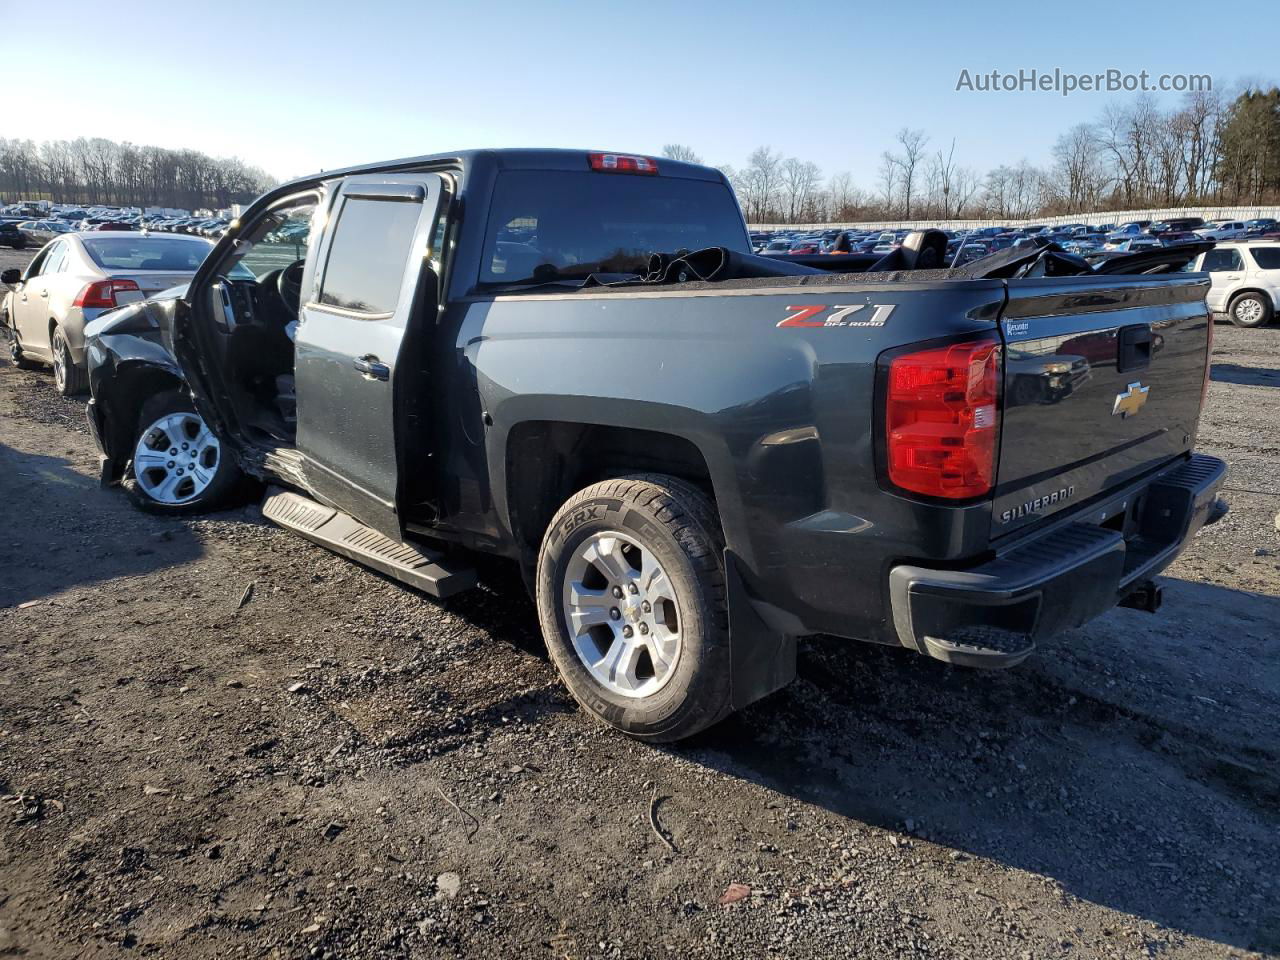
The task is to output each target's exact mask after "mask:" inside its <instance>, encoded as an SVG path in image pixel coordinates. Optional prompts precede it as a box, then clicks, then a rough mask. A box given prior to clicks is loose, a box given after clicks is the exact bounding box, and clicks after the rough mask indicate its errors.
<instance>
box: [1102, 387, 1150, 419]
mask: <svg viewBox="0 0 1280 960" xmlns="http://www.w3.org/2000/svg"><path fill="white" fill-rule="evenodd" d="M1150 389H1151V388H1150V387H1144V386H1143V385H1142V381H1138V382H1137V383H1131V384H1129V387H1128V389H1126V390H1125V391H1124V392H1123V393H1117V394H1116V402H1115V404H1114V405H1113V406H1112V407H1111V415H1112V416H1113V417H1114V416H1116V415H1117V414H1118V415H1119V416H1121V417H1125V418H1128V417H1132V416H1133V415H1134V414H1135V413H1137V412H1138V411H1139V410H1141V409H1142V405H1143V404H1144V403H1146V402H1147V392H1148V391H1149V390H1150Z"/></svg>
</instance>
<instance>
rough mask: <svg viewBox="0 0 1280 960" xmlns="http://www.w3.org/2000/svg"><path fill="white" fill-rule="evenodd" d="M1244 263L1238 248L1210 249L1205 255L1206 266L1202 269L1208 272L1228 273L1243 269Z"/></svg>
mask: <svg viewBox="0 0 1280 960" xmlns="http://www.w3.org/2000/svg"><path fill="white" fill-rule="evenodd" d="M1243 267H1244V263H1243V261H1241V259H1240V253H1239V251H1237V250H1223V249H1221V248H1219V249H1217V250H1210V251H1209V252H1208V253H1206V254H1205V255H1204V266H1203V267H1201V269H1202V270H1204V271H1206V272H1208V273H1226V272H1228V271H1230V270H1240V269H1243Z"/></svg>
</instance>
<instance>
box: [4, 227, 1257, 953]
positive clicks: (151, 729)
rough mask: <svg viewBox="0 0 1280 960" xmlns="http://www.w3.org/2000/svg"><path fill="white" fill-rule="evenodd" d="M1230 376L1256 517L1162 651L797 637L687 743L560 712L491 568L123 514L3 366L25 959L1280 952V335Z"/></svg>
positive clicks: (10, 949)
mask: <svg viewBox="0 0 1280 960" xmlns="http://www.w3.org/2000/svg"><path fill="white" fill-rule="evenodd" d="M17 259H25V258H15V257H13V256H11V255H9V254H8V253H7V252H5V253H0V261H3V262H2V263H0V266H9V265H11V263H12V262H16V260H17ZM1214 352H1215V361H1216V362H1215V367H1214V377H1213V383H1212V385H1211V388H1210V398H1209V406H1208V411H1207V414H1206V416H1205V419H1204V422H1203V426H1202V430H1201V439H1200V446H1201V448H1202V449H1203V450H1205V451H1207V452H1210V453H1214V454H1217V455H1219V456H1222V457H1225V458H1226V459H1227V461H1228V462H1229V463H1230V465H1231V473H1230V477H1229V480H1228V483H1229V485H1230V489H1229V490H1228V495H1229V497H1230V500H1231V505H1232V512H1231V513H1230V515H1229V516H1228V517H1227V518H1226V519H1224V520H1223V521H1222V522H1221V523H1220V524H1218V525H1217V526H1215V527H1213V528H1211V529H1208V530H1206V531H1205V532H1204V533H1203V534H1202V535H1201V536H1200V537H1199V539H1198V540H1197V541H1196V542H1195V543H1194V545H1192V547H1191V548H1190V549H1189V550H1188V551H1187V553H1186V554H1185V555H1184V556H1183V557H1182V558H1181V559H1180V560H1179V561H1178V563H1177V564H1176V565H1175V566H1174V567H1172V568H1171V569H1170V570H1169V575H1168V577H1167V578H1166V580H1165V583H1166V604H1165V608H1164V610H1162V611H1161V612H1160V613H1159V614H1158V615H1156V616H1151V615H1149V614H1144V613H1139V612H1136V611H1129V610H1117V611H1115V612H1113V613H1111V614H1109V615H1107V616H1105V617H1103V618H1102V619H1101V620H1099V621H1097V622H1096V623H1094V624H1093V625H1091V626H1090V627H1088V628H1086V629H1083V630H1079V631H1075V632H1073V633H1071V634H1069V635H1067V636H1064V637H1061V638H1059V639H1058V640H1056V641H1055V642H1053V643H1051V644H1049V645H1047V646H1045V647H1043V648H1042V649H1041V650H1040V651H1039V652H1038V653H1037V654H1036V655H1035V656H1034V657H1033V658H1032V659H1031V660H1030V661H1028V662H1027V663H1026V664H1024V665H1023V666H1021V667H1019V668H1018V669H1016V670H1013V671H1009V672H1004V673H980V672H974V671H967V670H963V669H957V668H950V667H947V666H945V665H943V664H941V663H937V662H934V661H931V660H927V659H924V658H922V657H919V656H917V655H913V654H911V653H908V652H906V651H901V650H893V649H887V648H880V647H873V646H868V645H863V644H857V643H849V642H839V641H834V640H814V641H809V642H806V643H804V644H803V645H802V649H801V654H800V665H799V673H800V676H799V680H798V681H797V682H796V683H795V684H794V685H793V686H791V687H790V688H788V689H787V690H786V691H784V692H782V693H780V694H777V695H775V696H773V697H771V698H769V699H767V700H765V701H763V702H761V703H759V704H757V705H755V706H753V707H752V708H750V709H749V710H747V711H745V712H744V713H742V714H741V715H739V716H737V717H734V718H732V719H731V720H730V721H728V722H726V723H725V724H723V725H721V726H720V727H718V728H716V729H715V730H713V731H710V732H709V733H707V734H704V735H702V736H700V737H698V738H696V739H695V740H694V741H692V742H689V743H686V744H682V745H680V746H679V747H676V748H655V747H651V746H644V745H641V744H639V743H635V742H632V741H630V740H628V739H626V738H624V737H622V736H620V735H618V734H615V733H612V732H610V731H608V730H605V729H603V728H601V727H600V726H598V725H596V724H595V723H594V722H592V721H591V720H590V719H589V718H588V717H586V716H584V715H583V714H582V713H581V712H580V711H579V710H578V709H577V708H576V706H575V704H574V703H573V701H572V700H571V699H570V698H569V697H568V695H567V694H566V693H565V692H564V690H563V689H562V688H561V686H560V684H559V683H558V682H557V678H556V675H555V672H554V670H553V669H552V667H551V665H550V663H549V662H548V659H547V656H546V653H545V650H544V648H543V647H542V644H541V641H540V639H539V636H538V633H537V626H536V617H535V614H534V609H533V607H532V605H531V603H530V602H529V601H528V599H527V598H526V597H525V595H524V592H523V589H522V588H521V587H520V585H519V584H518V582H517V581H516V579H515V578H514V576H513V575H512V574H511V573H510V572H508V571H506V570H505V569H502V568H497V569H494V570H492V571H489V572H488V573H487V574H486V576H485V582H484V587H483V589H482V590H480V591H477V592H473V593H471V594H469V595H464V596H461V597H458V598H456V599H454V600H451V601H449V602H446V603H439V602H435V601H432V600H430V599H427V598H424V597H421V596H419V595H417V594H415V593H412V592H410V591H409V590H406V589H404V588H401V587H399V586H397V585H395V584H394V583H391V582H389V581H387V580H384V579H382V578H380V577H378V576H376V575H374V574H371V573H368V572H365V571H364V570H362V569H361V568H359V567H357V566H355V565H353V564H351V563H349V562H347V561H345V560H342V559H340V558H338V557H335V556H332V555H330V554H328V553H326V552H324V551H323V550H321V549H320V548H318V547H314V546H311V545H309V544H307V543H306V542H304V541H302V540H300V539H297V538H295V537H294V536H292V535H290V534H288V533H286V532H284V531H281V530H277V529H275V528H274V527H272V526H270V525H268V524H266V523H264V522H263V521H262V519H261V517H260V515H259V514H258V512H257V511H256V509H255V508H253V507H249V508H246V509H244V510H237V511H235V512H231V513H225V514H221V515H217V516H213V517H208V518H203V519H198V520H191V521H179V520H172V519H159V518H155V517H151V516H147V515H144V514H141V513H138V512H136V511H135V510H133V509H132V508H131V507H130V505H129V503H128V502H127V500H126V499H125V497H124V495H123V494H122V493H121V492H120V491H118V490H116V491H112V490H100V489H98V487H97V484H96V480H95V459H94V451H93V447H92V443H91V440H90V438H89V435H88V432H87V429H86V427H85V424H84V421H83V405H82V403H80V402H71V401H66V400H62V399H60V398H58V397H57V396H56V395H55V393H54V391H53V387H52V383H51V378H50V376H49V375H48V374H45V373H41V372H35V373H25V372H20V371H18V370H16V369H14V368H12V367H10V366H8V365H4V364H2V363H0V504H2V505H3V512H2V513H0V956H18V957H54V958H64V957H65V958H71V957H102V956H107V957H114V956H129V955H139V956H141V955H146V956H156V957H180V958H184V960H194V958H212V957H229V956H230V957H300V958H302V957H319V958H324V957H329V958H358V957H493V958H512V957H525V958H540V957H546V958H549V960H555V958H572V960H585V958H589V957H598V958H621V957H626V958H647V957H654V958H657V957H681V958H684V957H708V958H712V957H714V958H721V957H724V958H760V957H774V956H776V957H788V958H792V957H794V958H824V960H825V958H833V957H866V958H877V960H879V958H887V957H956V958H961V957H963V958H985V957H1011V958H1018V960H1022V958H1049V957H1054V958H1056V957H1065V958H1070V957H1133V958H1139V957H1141V958H1150V957H1157V956H1159V957H1168V958H1184V957H1185V958H1191V957H1245V956H1254V955H1268V956H1280V879H1278V878H1277V866H1278V865H1280V829H1278V828H1280V774H1278V773H1277V761H1278V760H1280V665H1278V664H1280V660H1278V659H1277V657H1276V646H1275V634H1276V628H1277V625H1278V624H1280V533H1278V532H1277V529H1276V525H1275V517H1276V513H1277V511H1278V510H1280V482H1278V481H1277V478H1276V470H1277V463H1278V462H1280V460H1278V458H1280V425H1278V424H1277V417H1278V414H1280V327H1274V328H1271V329H1265V330H1256V331H1247V330H1238V329H1235V328H1232V327H1228V326H1224V325H1219V326H1218V328H1217V345H1216V347H1215V351H1214ZM250 584H252V586H253V591H252V597H251V599H250V600H249V601H248V602H247V603H245V604H244V605H243V607H240V606H239V604H240V601H241V598H242V596H243V594H244V593H245V591H246V587H248V586H249V585H250ZM655 795H656V797H657V798H658V802H657V806H656V818H657V822H658V824H659V825H660V826H661V828H662V830H663V832H664V834H665V836H667V837H669V838H670V841H671V845H672V846H671V847H668V846H667V844H666V842H665V841H664V840H663V839H661V838H660V837H659V836H658V834H657V833H656V832H655V831H654V829H653V828H652V827H651V825H650V819H649V818H650V810H651V805H652V802H653V798H654V797H655ZM731 884H743V885H745V887H746V888H749V892H748V893H747V895H746V896H745V897H743V898H742V899H741V900H740V901H739V902H736V903H733V904H729V905H723V904H722V903H721V902H720V901H721V898H722V896H723V895H724V894H725V893H726V891H727V890H728V889H729V888H730V885H731Z"/></svg>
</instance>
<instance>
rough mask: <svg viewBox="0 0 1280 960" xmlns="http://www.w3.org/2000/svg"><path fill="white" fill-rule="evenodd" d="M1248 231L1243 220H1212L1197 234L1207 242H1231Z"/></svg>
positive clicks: (1197, 231)
mask: <svg viewBox="0 0 1280 960" xmlns="http://www.w3.org/2000/svg"><path fill="white" fill-rule="evenodd" d="M1247 229H1248V227H1246V226H1245V225H1244V221H1243V220H1210V221H1209V222H1208V223H1206V224H1205V225H1204V226H1203V227H1200V228H1199V229H1198V230H1196V231H1195V232H1196V234H1197V235H1198V236H1201V237H1203V238H1204V239H1206V240H1230V239H1231V238H1232V237H1238V236H1240V234H1242V233H1244V232H1245V231H1246V230H1247Z"/></svg>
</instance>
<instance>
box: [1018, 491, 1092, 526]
mask: <svg viewBox="0 0 1280 960" xmlns="http://www.w3.org/2000/svg"><path fill="white" fill-rule="evenodd" d="M1075 492H1076V488H1075V487H1063V488H1062V489H1061V490H1055V491H1053V493H1046V494H1045V495H1044V496H1042V497H1036V498H1035V499H1034V500H1028V501H1027V502H1026V503H1020V504H1018V506H1016V507H1013V508H1011V509H1009V510H1005V511H1003V512H1002V513H1001V514H1000V522H1001V523H1008V522H1009V521H1011V520H1016V519H1018V518H1020V517H1025V516H1026V515H1027V514H1029V513H1039V512H1040V511H1041V510H1043V509H1044V508H1045V507H1047V506H1050V505H1051V504H1055V503H1061V502H1062V501H1064V500H1068V499H1070V498H1071V497H1073V496H1075Z"/></svg>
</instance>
